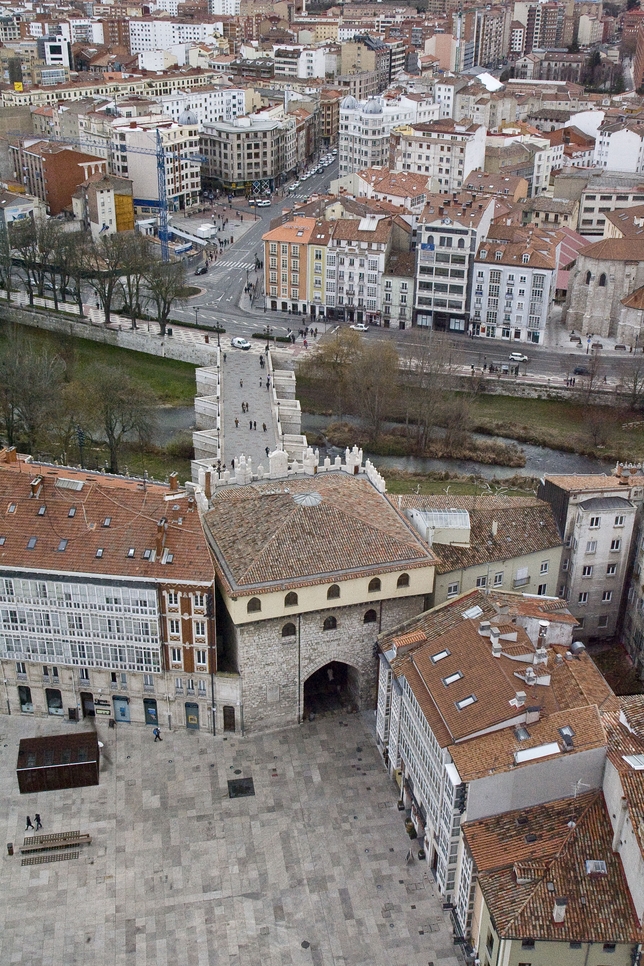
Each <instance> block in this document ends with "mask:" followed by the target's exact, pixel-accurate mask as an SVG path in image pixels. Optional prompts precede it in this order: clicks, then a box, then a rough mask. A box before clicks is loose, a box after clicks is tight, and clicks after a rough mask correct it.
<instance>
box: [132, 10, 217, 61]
mask: <svg viewBox="0 0 644 966" xmlns="http://www.w3.org/2000/svg"><path fill="white" fill-rule="evenodd" d="M222 33H223V25H222V23H220V22H219V23H218V22H216V21H213V22H211V23H199V22H198V21H197V22H194V21H187V22H185V23H182V22H181V21H179V20H170V19H161V18H159V19H158V20H157V19H155V20H148V19H141V20H138V19H136V20H135V19H132V20H130V53H131V54H140V53H143V51H146V50H169V49H170V48H171V47H174V46H175V45H176V44H198V43H203V42H205V41H211V42H212V41H213V40H214V39H215V38H216V37H217V36H221V35H222Z"/></svg>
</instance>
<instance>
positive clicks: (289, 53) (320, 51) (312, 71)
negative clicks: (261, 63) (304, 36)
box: [273, 44, 326, 80]
mask: <svg viewBox="0 0 644 966" xmlns="http://www.w3.org/2000/svg"><path fill="white" fill-rule="evenodd" d="M325 57H326V51H325V49H324V47H295V46H293V47H290V46H286V45H284V44H281V45H279V46H275V47H273V60H274V63H275V77H281V78H286V79H291V80H296V79H299V80H305V79H307V78H308V79H313V78H324V75H325Z"/></svg>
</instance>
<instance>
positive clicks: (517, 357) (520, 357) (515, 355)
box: [508, 352, 528, 362]
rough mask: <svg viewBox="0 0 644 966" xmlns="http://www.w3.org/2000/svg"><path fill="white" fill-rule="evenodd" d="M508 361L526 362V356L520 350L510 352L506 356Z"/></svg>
mask: <svg viewBox="0 0 644 966" xmlns="http://www.w3.org/2000/svg"><path fill="white" fill-rule="evenodd" d="M508 358H509V360H510V362H527V361H528V357H527V356H524V354H523V353H522V352H511V353H510V355H509V356H508Z"/></svg>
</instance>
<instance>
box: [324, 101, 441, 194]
mask: <svg viewBox="0 0 644 966" xmlns="http://www.w3.org/2000/svg"><path fill="white" fill-rule="evenodd" d="M437 116H438V107H437V106H436V105H435V104H433V102H432V100H431V98H429V97H428V98H425V99H423V98H421V97H419V96H418V95H415V96H413V97H406V96H405V95H404V94H401V95H399V96H398V97H395V98H391V97H384V96H382V95H381V96H378V97H371V98H370V99H369V100H367V101H357V100H356V99H355V97H352V96H351V95H349V96H348V97H345V98H343V99H342V101H341V102H340V121H339V140H338V161H339V173H340V176H342V175H343V174H351V173H352V172H354V171H360V169H361V168H372V167H375V166H381V167H385V166H387V165H388V164H389V135H390V134H391V132H392V130H393V129H394V128H395V127H398V126H399V125H401V124H415V123H417V122H420V121H430V120H432V119H434V118H435V117H437Z"/></svg>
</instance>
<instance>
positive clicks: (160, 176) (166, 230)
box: [34, 128, 208, 262]
mask: <svg viewBox="0 0 644 966" xmlns="http://www.w3.org/2000/svg"><path fill="white" fill-rule="evenodd" d="M145 133H149V134H152V133H153V132H152V131H149V132H145ZM34 141H51V142H53V143H56V144H71V145H74V146H75V147H80V148H83V150H84V151H89V150H91V149H92V148H94V150H96V149H101V150H105V149H107V152H108V156H107V158H106V159H105V160H107V162H108V164H109V165H110V166H111V164H112V160H113V157H112V156H113V154H114V153H115V151H116V148H115V146H114V144H113V142H112V141H110V142H109V143H108V144H100V143H98V144H97V143H95V142H92V141H86V140H83V139H82V138H63V137H55V136H53V135H49V134H35V135H34ZM126 150H127V152H128V153H131V154H147V155H152V156H154V157H155V158H156V163H157V192H158V195H159V224H158V235H159V242H160V244H161V258H162V259H163V261H164V262H167V261H169V260H170V249H169V247H168V241H169V234H170V231H171V229H170V227H169V222H168V189H167V180H166V150H165V146H164V144H163V139H162V137H161V129H160V128H157V129H156V143H155V147H153V148H140V147H133V146H130V145H127V146H126ZM174 158H175V160H176V161H192V162H193V163H194V162H196V163H198V164H204V163H205V162H206V161H207V160H208V159H207V158H206V157H205V156H204V155H202V154H191V155H188V154H185V155H184V154H179V153H178V152H174Z"/></svg>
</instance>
